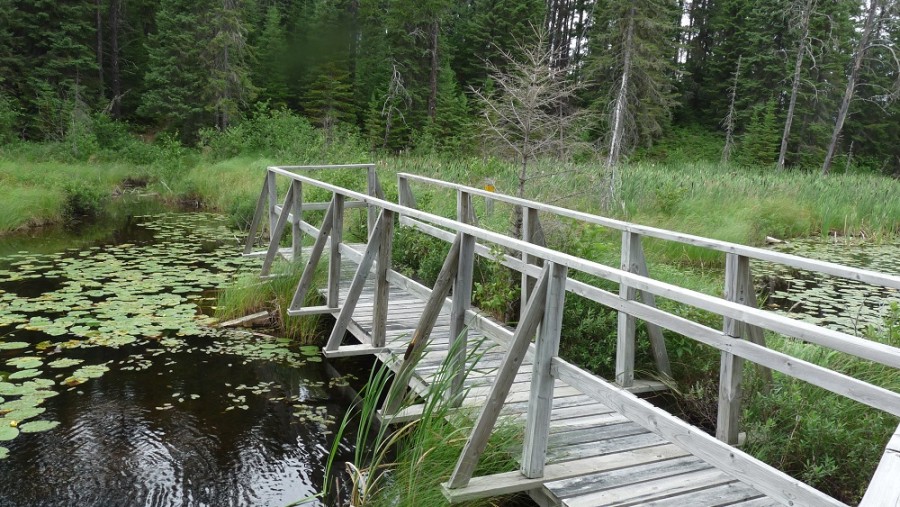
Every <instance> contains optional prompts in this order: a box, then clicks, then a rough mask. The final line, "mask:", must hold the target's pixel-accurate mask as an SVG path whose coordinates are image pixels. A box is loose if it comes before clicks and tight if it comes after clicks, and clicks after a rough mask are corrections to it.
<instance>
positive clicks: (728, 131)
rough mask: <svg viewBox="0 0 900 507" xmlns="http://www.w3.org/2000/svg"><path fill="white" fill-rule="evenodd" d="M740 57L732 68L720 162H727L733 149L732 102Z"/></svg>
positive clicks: (734, 96) (739, 73)
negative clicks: (732, 73) (732, 79)
mask: <svg viewBox="0 0 900 507" xmlns="http://www.w3.org/2000/svg"><path fill="white" fill-rule="evenodd" d="M741 58H743V55H738V61H737V67H736V68H735V69H734V84H733V85H732V86H731V102H730V103H729V105H728V115H727V116H725V146H724V147H723V148H722V163H723V164H727V163H728V161H729V160H730V159H731V150H733V149H734V102H735V99H736V98H737V85H738V77H739V76H740V75H741Z"/></svg>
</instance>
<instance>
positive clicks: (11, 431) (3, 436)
mask: <svg viewBox="0 0 900 507" xmlns="http://www.w3.org/2000/svg"><path fill="white" fill-rule="evenodd" d="M17 436H19V428H14V427H12V426H10V425H8V424H6V425H2V426H0V442H6V441H9V440H12V439H14V438H16V437H17Z"/></svg>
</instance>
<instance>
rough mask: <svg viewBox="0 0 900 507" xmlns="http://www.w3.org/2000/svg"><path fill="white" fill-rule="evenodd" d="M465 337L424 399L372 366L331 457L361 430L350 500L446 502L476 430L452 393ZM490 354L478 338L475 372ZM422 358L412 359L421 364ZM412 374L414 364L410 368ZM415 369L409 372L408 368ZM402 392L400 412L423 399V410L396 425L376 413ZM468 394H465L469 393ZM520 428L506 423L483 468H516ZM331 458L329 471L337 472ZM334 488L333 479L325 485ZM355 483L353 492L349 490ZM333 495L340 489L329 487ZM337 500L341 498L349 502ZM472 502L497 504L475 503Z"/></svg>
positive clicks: (472, 357)
mask: <svg viewBox="0 0 900 507" xmlns="http://www.w3.org/2000/svg"><path fill="white" fill-rule="evenodd" d="M459 343H460V342H459V341H457V342H456V344H455V345H453V346H451V347H450V350H448V351H447V355H446V358H445V359H444V361H443V362H442V363H441V365H440V367H439V368H438V371H437V372H436V373H435V374H434V375H433V376H432V377H431V378H429V379H428V382H429V387H428V390H427V392H426V393H425V395H424V396H423V397H422V398H421V400H416V398H415V396H412V395H403V394H402V393H403V390H400V389H397V387H399V386H405V385H406V384H407V382H408V380H409V376H408V375H407V376H405V377H404V376H400V377H399V378H396V379H394V380H393V382H392V381H391V380H392V374H391V371H390V369H389V368H388V367H386V366H384V365H382V366H380V367H376V368H373V370H372V373H371V375H370V378H369V382H368V383H367V384H366V386H365V388H363V390H362V391H361V392H360V397H359V399H357V401H356V402H355V403H354V405H353V406H352V407H351V410H349V411H348V413H347V416H346V417H345V418H344V420H343V421H342V422H341V425H340V427H339V428H338V431H337V433H336V439H335V443H334V445H333V447H332V453H331V456H334V455H335V454H336V451H337V448H338V446H339V445H340V442H341V439H342V438H343V436H344V435H346V434H348V433H351V432H353V433H354V434H355V436H356V442H355V446H356V447H355V449H356V450H355V454H354V460H353V462H352V463H347V464H346V468H347V474H346V475H345V477H349V478H350V482H351V486H350V487H349V488H344V490H345V492H346V493H347V494H349V495H350V498H347V499H345V500H347V502H349V503H350V504H352V505H354V506H357V507H363V506H369V505H372V506H410V507H412V506H420V505H441V504H443V503H446V499H445V498H444V496H443V494H442V492H441V488H440V484H441V482H444V481H446V480H447V479H448V478H449V476H450V473H451V472H452V471H453V467H454V465H455V464H456V460H457V459H458V458H459V455H460V453H461V451H462V448H463V445H464V444H465V441H466V439H467V437H468V434H469V431H470V430H471V428H472V425H473V421H472V419H471V417H472V416H473V415H474V414H473V413H472V412H471V410H470V409H465V408H456V407H457V405H458V403H456V401H457V400H454V399H451V397H450V396H449V394H450V392H451V386H452V385H453V380H454V377H455V375H456V370H455V369H454V367H453V365H452V362H451V361H450V360H449V358H452V357H454V355H455V352H456V350H458V347H459ZM484 352H485V342H484V341H480V342H477V343H475V344H473V346H472V347H471V348H470V350H469V352H468V353H467V359H466V367H465V368H466V371H465V372H464V374H465V375H466V376H468V375H469V374H471V373H473V372H475V371H476V370H477V364H478V362H479V360H480V358H481V357H482V355H483V354H484ZM420 359H421V358H413V359H412V361H413V363H412V364H416V362H418V361H419V360H420ZM404 371H407V372H412V369H409V370H404ZM410 374H411V373H410ZM398 395H399V396H404V401H403V403H401V410H402V409H403V408H408V407H409V406H410V405H411V404H412V403H414V402H416V401H419V402H420V403H421V404H422V407H421V416H420V417H419V418H418V419H417V420H415V421H412V422H406V423H402V424H397V425H395V424H392V422H391V417H390V416H385V417H384V418H382V419H381V420H379V419H378V418H377V410H378V407H379V406H380V403H381V401H382V400H386V402H385V405H387V403H388V402H389V401H390V399H391V398H392V397H394V396H398ZM464 395H465V392H463V393H462V394H461V396H463V397H464ZM521 433H522V430H521V427H520V426H518V425H516V424H513V423H502V424H500V425H499V426H498V428H497V429H496V430H495V432H494V434H493V435H492V437H491V440H490V443H489V446H488V450H487V451H486V452H485V453H484V455H483V457H482V459H481V461H480V465H479V468H478V470H477V471H476V473H478V474H488V473H497V472H502V471H510V470H513V469H515V467H516V462H515V459H514V454H515V452H516V451H517V450H518V447H517V446H520V445H521V438H522V435H521ZM334 465H335V464H334V463H333V461H331V460H330V462H329V471H330V473H335V472H336V471H335V470H334ZM330 486H332V483H330V482H328V483H327V487H330ZM347 489H349V491H346V490H347ZM331 494H334V493H333V492H331ZM347 502H345V503H341V502H340V501H338V503H339V504H346V503H347ZM467 505H472V506H476V505H497V504H496V500H494V501H493V502H489V501H483V502H472V503H469V504H467Z"/></svg>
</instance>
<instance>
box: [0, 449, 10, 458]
mask: <svg viewBox="0 0 900 507" xmlns="http://www.w3.org/2000/svg"><path fill="white" fill-rule="evenodd" d="M7 456H9V449H7V448H6V447H0V459H6V458H7Z"/></svg>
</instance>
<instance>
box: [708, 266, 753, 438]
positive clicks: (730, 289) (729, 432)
mask: <svg viewBox="0 0 900 507" xmlns="http://www.w3.org/2000/svg"><path fill="white" fill-rule="evenodd" d="M749 273H750V259H749V258H747V257H744V256H742V255H738V254H731V253H730V254H726V257H725V299H727V300H728V301H732V302H736V303H742V304H746V302H747V301H750V299H751V298H753V301H755V300H756V294H754V293H753V287H752V285H748V284H747V280H749V279H750V278H749ZM723 321H724V329H723V332H724V333H725V335H726V336H728V337H731V338H733V339H735V340H740V339H741V338H743V334H744V330H745V329H746V326H745V325H744V323H742V322H740V321H738V320H735V319H732V318H729V317H725V318H724V320H723ZM743 376H744V359H743V358H742V357H738V356H736V355H734V354H732V353H730V352H722V358H721V363H720V366H719V413H718V417H717V422H716V438H718V439H719V440H721V441H723V442H725V443H728V444H732V445H734V444H737V443H738V434H739V432H740V416H741V396H742V394H743V393H742V388H741V382H742V380H743Z"/></svg>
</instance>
